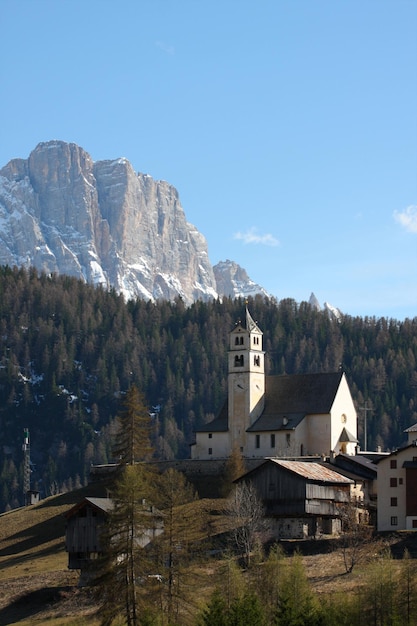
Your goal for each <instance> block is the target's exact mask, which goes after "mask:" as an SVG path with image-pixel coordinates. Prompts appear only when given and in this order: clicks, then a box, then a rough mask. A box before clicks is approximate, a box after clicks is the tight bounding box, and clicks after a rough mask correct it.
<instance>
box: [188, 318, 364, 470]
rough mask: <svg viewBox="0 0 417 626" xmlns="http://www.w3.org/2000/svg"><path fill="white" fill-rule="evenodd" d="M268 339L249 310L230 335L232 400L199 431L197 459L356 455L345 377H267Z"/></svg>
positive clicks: (354, 425) (193, 455) (354, 427)
mask: <svg viewBox="0 0 417 626" xmlns="http://www.w3.org/2000/svg"><path fill="white" fill-rule="evenodd" d="M262 337H263V333H262V331H261V330H260V328H259V326H258V324H257V322H255V321H254V320H253V319H252V317H251V315H250V313H249V311H248V309H247V308H246V320H245V324H243V323H241V322H238V323H237V324H236V326H235V328H234V329H233V330H232V331H231V332H230V334H229V350H228V397H227V399H226V401H225V403H224V405H223V406H222V408H221V409H220V412H219V414H218V415H217V417H216V418H215V419H214V420H213V421H211V422H209V423H207V424H205V425H204V426H202V427H201V428H199V429H198V430H197V431H196V433H195V435H196V438H195V442H194V443H193V444H192V445H191V458H193V459H202V460H207V459H225V458H227V457H228V456H229V455H230V453H231V452H232V450H236V449H237V450H239V451H240V452H241V454H242V456H243V457H245V458H248V459H249V458H251V459H256V458H268V457H291V458H298V457H308V456H319V455H321V456H330V455H338V454H340V453H343V454H347V455H354V454H355V453H356V448H357V443H358V440H357V415H356V410H355V406H354V404H353V400H352V396H351V393H350V390H349V386H348V383H347V380H346V376H345V374H344V373H343V372H341V371H340V372H335V373H320V374H296V375H280V376H266V375H265V352H264V351H263V344H262Z"/></svg>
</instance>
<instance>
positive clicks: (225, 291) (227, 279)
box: [213, 260, 271, 298]
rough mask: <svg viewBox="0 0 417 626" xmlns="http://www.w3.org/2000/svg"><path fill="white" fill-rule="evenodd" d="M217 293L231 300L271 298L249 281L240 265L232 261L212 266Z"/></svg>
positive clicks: (261, 288)
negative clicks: (256, 296)
mask: <svg viewBox="0 0 417 626" xmlns="http://www.w3.org/2000/svg"><path fill="white" fill-rule="evenodd" d="M213 270H214V277H215V279H216V285H217V291H218V292H219V293H220V294H222V295H225V296H230V297H232V298H238V297H243V298H244V297H247V296H254V295H256V294H261V295H263V296H267V297H271V296H270V294H269V293H267V291H265V289H264V288H263V287H261V286H260V285H257V284H256V283H255V282H254V281H253V280H251V279H250V278H249V276H248V274H247V272H246V270H244V269H243V268H242V267H240V265H238V264H237V263H235V262H234V261H229V260H227V261H220V262H219V263H217V265H215V266H214V268H213Z"/></svg>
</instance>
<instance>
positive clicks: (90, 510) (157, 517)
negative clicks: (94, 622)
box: [65, 498, 164, 572]
mask: <svg viewBox="0 0 417 626" xmlns="http://www.w3.org/2000/svg"><path fill="white" fill-rule="evenodd" d="M138 506H140V507H142V508H143V511H144V513H145V514H146V516H149V527H148V528H147V529H145V530H144V532H143V534H142V535H141V536H140V538H138V540H137V541H138V545H140V546H141V547H144V546H146V545H148V544H149V543H150V542H151V541H152V540H153V539H154V538H155V537H156V536H158V535H160V534H161V533H162V532H163V530H164V523H163V518H162V514H161V513H160V512H159V511H157V510H156V509H155V508H154V507H152V506H149V505H148V504H146V503H145V502H143V503H140V504H138ZM112 509H113V501H112V500H111V499H110V498H85V499H84V500H82V501H81V502H79V503H78V504H76V505H75V506H73V507H72V508H71V509H70V510H69V511H67V512H66V513H65V517H66V519H67V527H66V532H65V549H66V551H67V552H68V569H78V570H81V572H83V570H88V568H89V565H91V563H92V561H94V560H95V559H97V558H98V557H99V556H101V555H102V554H103V545H102V543H101V534H102V531H103V526H104V524H105V522H106V519H107V517H108V515H109V513H110V512H111V511H112Z"/></svg>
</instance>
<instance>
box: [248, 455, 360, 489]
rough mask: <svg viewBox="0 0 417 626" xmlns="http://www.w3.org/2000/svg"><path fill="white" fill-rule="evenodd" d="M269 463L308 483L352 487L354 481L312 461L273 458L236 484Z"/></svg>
mask: <svg viewBox="0 0 417 626" xmlns="http://www.w3.org/2000/svg"><path fill="white" fill-rule="evenodd" d="M271 463H272V464H273V465H274V466H278V467H279V468H281V469H283V470H285V471H288V472H292V473H293V474H297V475H298V476H301V477H302V478H304V479H305V480H308V481H310V482H319V483H328V484H332V485H340V484H341V485H352V484H353V483H354V481H353V480H351V479H350V478H348V477H347V476H343V475H342V474H339V473H338V472H336V471H334V470H333V469H330V468H329V467H328V466H326V465H323V464H321V463H316V462H314V461H290V460H288V459H275V458H269V459H266V460H265V461H264V462H263V463H261V464H260V465H258V467H255V468H254V469H253V470H250V471H249V472H247V473H246V474H244V475H243V476H240V477H239V478H238V479H237V480H236V482H240V481H242V480H243V481H244V480H247V479H248V478H250V476H253V475H254V474H256V473H257V472H259V471H260V470H261V468H263V467H265V466H266V465H268V464H271Z"/></svg>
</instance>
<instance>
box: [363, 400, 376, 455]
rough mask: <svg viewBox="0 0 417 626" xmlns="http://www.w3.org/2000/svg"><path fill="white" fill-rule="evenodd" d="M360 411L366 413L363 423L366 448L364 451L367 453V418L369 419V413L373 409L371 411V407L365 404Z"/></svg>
mask: <svg viewBox="0 0 417 626" xmlns="http://www.w3.org/2000/svg"><path fill="white" fill-rule="evenodd" d="M360 410H361V411H363V412H364V413H365V416H364V421H363V440H364V441H363V443H364V447H365V450H364V451H365V452H367V450H368V432H367V418H368V412H369V411H373V409H371V408H370V407H369V408H368V403H367V402H365V406H361V407H360Z"/></svg>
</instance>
